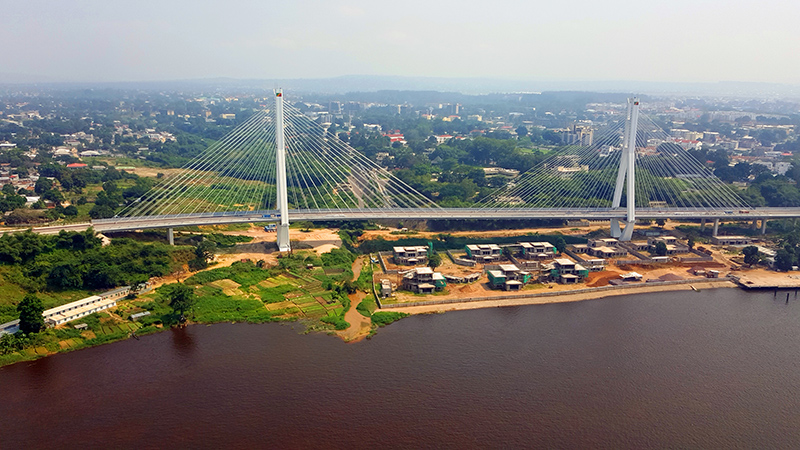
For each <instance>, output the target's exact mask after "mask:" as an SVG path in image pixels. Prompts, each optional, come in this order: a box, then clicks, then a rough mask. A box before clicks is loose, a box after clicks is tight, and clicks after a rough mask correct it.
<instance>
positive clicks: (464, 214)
mask: <svg viewBox="0 0 800 450" xmlns="http://www.w3.org/2000/svg"><path fill="white" fill-rule="evenodd" d="M636 216H637V218H641V219H727V220H746V219H784V218H795V217H800V208H753V209H748V210H697V209H684V210H681V209H657V208H641V209H637V210H636ZM624 217H625V210H624V209H623V208H616V209H612V208H607V209H601V208H592V209H523V208H518V209H517V208H498V209H479V208H424V209H401V208H398V209H387V210H375V209H351V210H290V212H289V218H290V220H291V221H328V220H381V219H390V220H408V219H428V220H526V219H527V220H533V219H565V220H579V219H590V220H610V219H614V218H617V219H623V218H624ZM279 218H280V216H279V215H278V213H277V211H271V210H270V211H246V212H230V213H200V214H183V215H172V216H146V217H133V218H122V217H120V218H113V219H101V220H94V221H92V222H91V223H82V224H70V225H59V226H50V227H37V228H35V229H34V231H36V232H38V233H45V234H49V233H58V232H59V231H61V230H67V231H79V230H84V229H86V228H88V227H90V226H92V227H94V229H95V230H97V231H127V230H142V229H151V228H171V227H181V226H197V225H224V224H232V223H253V222H277V221H278V220H279Z"/></svg>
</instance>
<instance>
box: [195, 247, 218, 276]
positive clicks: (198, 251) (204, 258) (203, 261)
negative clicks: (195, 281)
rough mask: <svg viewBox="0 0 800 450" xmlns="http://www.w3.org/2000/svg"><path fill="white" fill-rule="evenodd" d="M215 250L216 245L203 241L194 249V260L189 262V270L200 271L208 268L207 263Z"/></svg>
mask: <svg viewBox="0 0 800 450" xmlns="http://www.w3.org/2000/svg"><path fill="white" fill-rule="evenodd" d="M216 249H217V244H215V243H214V242H213V241H209V240H205V239H204V240H203V241H202V242H200V243H199V244H197V247H195V248H194V256H195V258H194V259H193V260H191V261H189V268H190V269H191V270H195V271H197V270H202V269H205V268H206V267H208V261H209V260H210V259H211V258H213V257H214V251H215V250H216Z"/></svg>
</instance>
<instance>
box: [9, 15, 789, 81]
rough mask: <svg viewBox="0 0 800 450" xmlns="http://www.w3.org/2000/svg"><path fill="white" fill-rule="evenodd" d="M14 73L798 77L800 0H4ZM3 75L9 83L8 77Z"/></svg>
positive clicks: (80, 76) (49, 77)
mask: <svg viewBox="0 0 800 450" xmlns="http://www.w3.org/2000/svg"><path fill="white" fill-rule="evenodd" d="M0 15H2V16H3V17H5V19H6V20H5V21H4V26H3V27H2V28H0V38H2V39H3V40H4V41H5V42H7V43H15V45H9V46H6V47H5V48H4V56H5V58H4V61H5V62H6V64H4V66H5V67H4V69H3V70H2V71H3V72H4V73H5V74H7V75H10V76H11V77H13V76H14V74H17V76H18V77H19V76H22V78H24V79H33V80H35V79H37V78H38V79H39V80H44V81H59V82H61V81H64V82H118V81H163V80H191V79H208V78H218V77H229V78H235V79H323V78H331V77H339V76H345V75H351V74H361V75H365V76H400V77H431V78H459V79H470V78H491V79H499V80H507V81H539V82H544V83H547V82H554V81H558V82H565V83H577V84H580V83H583V82H593V83H594V82H600V83H603V82H612V81H619V80H637V81H638V82H646V83H653V82H658V83H715V82H720V81H728V80H731V81H742V82H756V83H781V84H800V60H798V58H796V55H797V54H798V53H800V28H798V27H797V26H796V24H795V23H794V22H795V21H796V18H797V17H800V3H789V2H781V1H777V0H766V1H756V0H742V1H739V2H736V3H735V4H734V5H732V4H731V3H730V2H725V1H722V0H707V1H700V2H697V1H691V0H676V1H671V2H653V3H649V4H644V3H643V2H632V1H630V0H609V1H607V2H592V1H588V0H578V1H577V2H574V3H573V4H571V5H570V7H569V8H565V7H564V6H563V5H560V4H552V3H547V4H533V3H531V4H519V3H518V2H510V1H506V0H501V1H496V2H492V3H491V4H489V3H486V2H479V1H476V0H465V1H462V2H450V1H446V2H422V1H419V0H411V1H408V2H404V3H403V4H402V5H398V4H396V3H389V2H322V1H311V0H301V1H296V2H284V3H279V4H273V5H266V4H264V3H263V2H258V1H255V0H242V1H236V2H233V3H226V4H225V5H224V7H221V6H220V4H219V3H217V2H210V1H206V0H201V1H197V2H186V1H179V2H156V1H153V0H141V1H137V2H135V3H130V4H119V3H116V2H106V1H99V0H66V1H60V2H48V1H45V0H30V1H26V2H8V3H4V4H2V5H0ZM0 81H2V80H0Z"/></svg>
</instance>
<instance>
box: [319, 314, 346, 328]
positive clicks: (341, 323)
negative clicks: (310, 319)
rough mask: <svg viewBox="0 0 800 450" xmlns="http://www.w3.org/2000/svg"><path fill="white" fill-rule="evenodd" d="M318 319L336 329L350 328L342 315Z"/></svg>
mask: <svg viewBox="0 0 800 450" xmlns="http://www.w3.org/2000/svg"><path fill="white" fill-rule="evenodd" d="M320 320H321V321H323V322H325V323H328V324H331V325H333V327H334V328H335V329H337V330H346V329H348V328H350V323H349V322H347V321H345V320H344V317H343V316H341V315H334V316H325V317H323V318H322V319H320Z"/></svg>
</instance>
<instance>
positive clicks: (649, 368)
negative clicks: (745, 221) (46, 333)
mask: <svg viewBox="0 0 800 450" xmlns="http://www.w3.org/2000/svg"><path fill="white" fill-rule="evenodd" d="M798 364H800V298H798V297H795V293H794V291H791V292H790V298H789V301H788V303H787V302H786V292H785V291H784V292H780V293H778V296H777V297H775V295H774V293H773V292H760V293H752V292H744V291H741V290H738V289H713V290H705V291H702V292H687V291H680V292H666V293H657V294H646V295H631V296H625V297H613V298H607V299H603V300H592V301H585V302H576V303H563V304H548V305H536V306H519V307H508V308H494V309H484V310H471V311H458V312H449V313H446V314H436V315H425V316H413V317H408V318H406V319H403V320H401V321H399V322H397V323H394V324H392V325H391V326H389V327H387V328H384V329H381V330H380V331H379V333H378V335H377V336H375V337H374V338H373V339H371V340H367V341H362V342H360V343H356V344H349V345H348V344H344V343H342V342H341V341H340V340H339V339H336V338H333V337H330V336H325V335H313V334H312V335H302V334H300V330H299V328H298V327H297V326H296V325H295V326H289V325H281V324H265V325H248V324H218V325H211V326H205V325H197V326H191V327H188V328H185V329H176V330H170V331H167V332H164V333H160V334H155V335H150V336H145V337H143V338H142V339H141V340H139V341H136V340H127V341H124V342H119V343H114V344H110V345H105V346H101V347H96V348H91V349H86V350H82V351H77V352H73V353H68V354H60V355H55V356H52V357H48V358H44V359H41V360H38V361H34V362H28V363H20V364H15V365H13V366H8V367H4V368H0V399H1V400H0V402H1V403H0V404H2V407H0V448H23V447H24V448H36V447H40V448H41V447H50V448H52V447H55V446H58V447H64V448H71V447H79V446H81V447H85V446H92V447H105V448H119V447H122V448H131V447H137V448H154V447H167V446H174V445H178V446H182V447H186V446H191V447H196V448H219V447H231V446H237V447H245V446H248V447H252V446H260V447H265V446H269V447H274V448H309V447H332V448H345V447H350V448H354V447H355V448H364V447H376V446H390V447H398V446H400V447H411V448H419V447H434V446H435V447H445V448H465V447H486V446H490V447H504V448H509V447H545V446H546V447H573V448H574V447H614V448H620V447H627V448H631V447H635V448H642V447H665V446H670V447H706V448H707V447H727V448H730V447H740V448H769V447H783V448H787V447H788V448H798V447H800V426H798V425H800V419H799V418H800V390H799V389H798V388H800V370H798Z"/></svg>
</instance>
